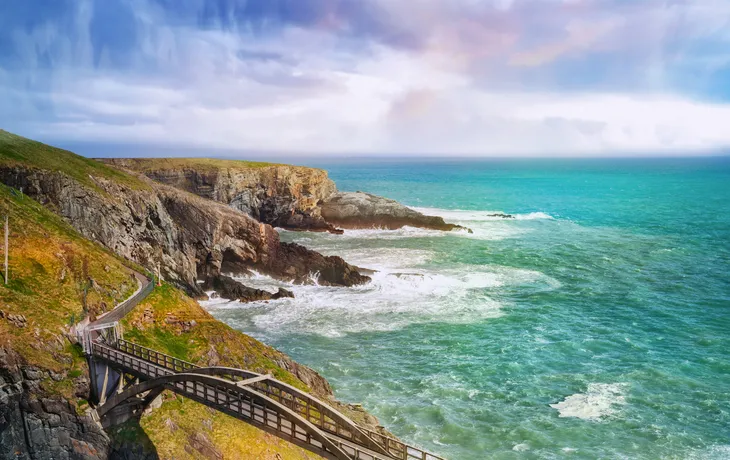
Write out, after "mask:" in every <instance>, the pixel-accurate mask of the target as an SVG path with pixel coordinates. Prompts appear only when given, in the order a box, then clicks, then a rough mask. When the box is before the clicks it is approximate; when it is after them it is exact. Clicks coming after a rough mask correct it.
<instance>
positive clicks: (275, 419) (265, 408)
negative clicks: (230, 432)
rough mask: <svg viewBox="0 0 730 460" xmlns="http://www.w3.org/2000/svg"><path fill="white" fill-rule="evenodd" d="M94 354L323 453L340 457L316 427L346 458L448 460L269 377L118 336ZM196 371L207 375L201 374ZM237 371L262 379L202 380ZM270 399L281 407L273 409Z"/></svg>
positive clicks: (102, 410)
mask: <svg viewBox="0 0 730 460" xmlns="http://www.w3.org/2000/svg"><path fill="white" fill-rule="evenodd" d="M93 354H94V356H96V357H98V358H101V359H103V360H105V361H107V362H108V363H109V364H111V365H113V366H116V367H119V368H122V369H123V370H124V371H126V372H128V373H130V374H133V375H135V376H137V377H139V378H140V379H142V380H154V379H158V380H160V384H161V385H164V386H165V388H166V389H169V390H171V391H174V392H175V393H178V394H181V395H183V396H186V397H189V398H191V399H194V400H196V401H198V402H200V403H203V404H206V405H209V406H211V407H214V408H216V409H218V410H221V411H223V412H226V413H228V414H229V415H232V416H234V417H237V418H240V419H242V420H244V421H246V422H248V423H251V424H252V425H255V426H258V427H259V428H262V429H264V430H266V431H269V432H271V433H272V434H275V435H277V436H279V437H281V438H283V439H286V440H288V441H291V442H293V443H295V444H298V445H300V446H302V447H305V448H307V449H309V450H312V451H313V452H316V453H318V454H320V455H322V456H324V457H328V458H342V457H338V456H336V455H333V453H331V452H328V451H327V449H325V448H323V443H322V442H321V441H319V440H318V439H316V438H314V437H312V436H311V433H310V431H311V430H312V428H314V429H316V430H317V431H319V432H322V433H323V434H324V436H326V437H327V438H328V439H329V440H331V441H332V442H333V443H334V444H335V445H336V446H338V447H339V448H340V449H341V450H342V451H344V452H345V453H346V454H347V457H344V458H349V459H353V460H392V459H398V460H444V459H443V458H442V457H439V456H437V455H433V454H431V453H428V452H425V451H423V450H422V449H419V448H417V447H414V446H409V445H407V444H404V443H402V442H400V441H398V440H396V439H392V438H390V437H387V436H384V435H382V434H380V433H376V432H373V431H371V430H366V429H364V428H362V427H358V426H357V425H355V424H354V423H353V422H351V421H349V419H347V418H346V417H344V416H342V415H341V414H338V413H337V414H332V413H330V410H331V411H333V412H334V409H331V408H329V407H328V406H326V405H325V404H324V403H321V402H319V401H318V400H316V399H315V398H313V397H312V396H311V395H308V394H307V393H304V392H301V391H300V390H297V389H296V388H294V387H291V386H289V385H287V384H285V383H283V382H279V381H276V380H274V379H271V378H269V377H268V376H265V375H261V374H256V373H253V372H248V371H240V370H237V369H226V368H218V369H217V370H218V372H211V370H214V371H215V370H216V368H200V367H198V366H196V365H194V364H191V363H188V362H186V361H183V360H180V359H177V358H174V357H172V356H168V355H165V354H162V353H159V352H157V351H154V350H151V349H149V348H145V347H142V346H139V345H137V344H133V343H131V342H128V341H125V340H119V343H118V345H117V347H112V346H109V345H104V344H100V343H94V344H93ZM197 371H202V372H203V373H202V374H198V373H196V372H197ZM235 371H239V372H240V374H241V376H242V377H247V376H248V377H249V378H251V377H254V378H255V377H260V378H261V380H256V381H254V382H252V383H251V384H250V385H240V384H241V382H242V381H241V380H239V381H236V380H234V379H227V378H226V379H222V378H215V377H213V379H214V380H212V382H219V383H220V385H224V384H229V385H230V386H226V385H224V388H222V387H220V386H218V385H215V384H214V385H211V384H210V382H211V381H204V377H209V378H210V376H209V375H206V374H211V373H214V374H217V375H226V374H227V373H230V372H235ZM175 376H180V377H182V376H186V377H185V379H186V380H183V381H174V378H175ZM246 387H248V388H246ZM145 388H146V387H145ZM122 394H123V393H122ZM115 396H118V395H115ZM125 397H126V396H125ZM117 399H119V398H117ZM119 402H121V401H117V400H114V399H113V398H111V399H110V400H109V401H108V402H107V404H105V405H104V406H102V407H101V408H100V415H102V416H103V415H104V414H105V413H106V412H108V411H109V410H110V409H111V408H113V407H114V406H115V405H116V404H118V403H119ZM272 403H276V404H277V405H279V406H281V407H272ZM318 403H319V404H318ZM282 407H283V408H285V409H289V410H290V412H291V413H292V414H294V416H295V417H293V420H291V419H292V417H286V416H284V415H286V414H282V412H283V411H282ZM328 409H329V410H328ZM345 421H346V422H345ZM347 422H349V423H347Z"/></svg>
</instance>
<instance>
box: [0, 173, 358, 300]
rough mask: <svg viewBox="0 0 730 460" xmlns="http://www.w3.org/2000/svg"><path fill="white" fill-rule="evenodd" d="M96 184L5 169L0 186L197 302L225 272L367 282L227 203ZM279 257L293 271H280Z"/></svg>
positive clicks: (159, 189) (168, 190) (164, 190)
mask: <svg viewBox="0 0 730 460" xmlns="http://www.w3.org/2000/svg"><path fill="white" fill-rule="evenodd" d="M94 180H95V181H96V184H97V186H98V188H91V187H87V186H85V185H82V184H80V183H78V182H77V181H75V180H74V179H72V178H70V177H68V176H66V175H64V174H62V173H59V172H49V171H42V170H36V169H26V168H24V167H22V166H9V165H4V166H0V181H2V182H3V183H5V184H7V185H9V186H13V187H16V188H17V187H23V189H24V190H26V193H27V194H28V195H29V196H31V197H32V198H34V199H36V200H38V201H40V202H41V203H43V204H45V205H46V206H48V207H50V208H51V209H53V210H55V211H57V212H58V213H59V214H61V215H62V216H63V217H65V218H66V219H68V221H69V222H70V223H71V225H72V226H73V227H74V228H76V229H77V230H78V231H79V232H80V233H81V234H82V235H84V236H85V237H87V238H90V239H92V240H95V241H98V242H99V243H101V244H103V245H105V246H107V247H108V248H109V249H111V250H112V251H114V252H116V253H117V254H119V255H121V256H123V257H126V258H128V259H131V260H133V261H135V262H137V263H139V264H141V265H143V266H145V267H147V268H148V269H150V270H151V271H155V270H156V269H157V267H158V265H159V267H160V270H161V274H162V277H163V278H164V279H165V280H167V281H170V282H172V283H174V284H176V285H178V286H180V287H182V288H184V289H186V290H187V292H188V293H190V294H193V295H195V296H199V295H202V291H201V289H200V286H199V285H198V283H197V280H198V278H202V279H206V278H208V277H209V276H217V275H219V274H220V273H221V271H230V272H233V273H245V272H246V271H247V270H249V269H255V270H257V271H259V272H262V273H265V274H268V275H271V276H273V277H276V278H279V279H284V280H289V281H295V282H304V281H306V280H307V279H308V278H309V276H310V273H320V276H319V280H318V281H319V282H323V283H327V284H338V283H341V285H345V286H349V285H352V284H358V283H364V282H367V281H369V278H367V277H362V276H359V277H358V276H353V275H352V272H357V270H356V269H355V268H354V267H352V266H351V265H348V264H347V263H345V262H344V261H343V260H342V259H338V260H335V259H332V258H325V257H323V256H322V255H320V254H318V253H316V252H314V251H310V250H307V249H301V250H299V249H298V250H296V251H292V248H291V247H290V246H287V245H285V244H282V243H280V241H279V235H278V233H277V232H276V231H275V230H274V229H273V228H272V227H271V226H270V225H266V224H262V223H259V222H257V221H256V220H254V219H252V218H251V217H249V216H247V215H245V214H243V213H241V212H240V211H238V210H236V209H232V208H231V207H229V206H226V205H224V204H222V203H216V202H213V201H210V200H205V199H202V198H200V197H198V196H195V195H193V194H190V193H187V192H183V191H180V190H177V189H175V188H173V187H169V186H166V185H162V184H158V183H155V182H153V181H151V180H148V179H145V178H142V180H143V181H145V183H146V184H147V187H148V188H133V187H131V186H128V185H125V184H123V183H119V182H115V181H109V180H103V179H96V178H95V179H94ZM302 193H303V192H302ZM300 197H304V195H301V196H300ZM314 204H315V205H316V203H314ZM281 257H283V258H285V259H286V260H287V261H288V263H287V264H283V263H281V262H280V261H279V260H278V259H279V258H281ZM325 272H327V274H326V275H322V274H323V273H325ZM358 275H359V274H358Z"/></svg>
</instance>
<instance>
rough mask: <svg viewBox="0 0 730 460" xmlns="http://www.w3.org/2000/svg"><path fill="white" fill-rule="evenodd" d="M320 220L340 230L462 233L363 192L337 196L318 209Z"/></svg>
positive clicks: (393, 201)
mask: <svg viewBox="0 0 730 460" xmlns="http://www.w3.org/2000/svg"><path fill="white" fill-rule="evenodd" d="M321 213H322V217H324V218H325V220H327V222H329V223H331V224H333V225H336V226H338V227H343V228H385V229H390V230H394V229H398V228H402V227H405V226H410V227H419V228H429V229H434V230H444V231H450V230H455V229H465V228H464V227H462V226H460V225H454V224H448V223H446V222H444V219H443V218H441V217H436V216H426V215H424V214H421V213H420V212H418V211H414V210H413V209H411V208H408V207H407V206H404V205H402V204H400V203H398V202H397V201H395V200H390V199H388V198H383V197H381V196H377V195H371V194H370V193H364V192H339V193H336V194H334V195H332V196H331V197H330V198H328V199H327V200H326V201H325V202H323V203H322V205H321Z"/></svg>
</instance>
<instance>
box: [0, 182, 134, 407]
mask: <svg viewBox="0 0 730 460" xmlns="http://www.w3.org/2000/svg"><path fill="white" fill-rule="evenodd" d="M6 215H7V216H8V217H9V222H10V238H9V240H10V252H9V265H10V276H9V283H8V284H7V285H5V284H2V283H0V310H1V311H2V312H3V315H0V316H4V318H0V345H2V346H9V347H10V348H12V349H14V350H16V351H18V352H19V353H20V354H21V355H22V356H23V357H24V358H25V359H26V360H27V362H28V363H29V364H31V365H36V366H39V367H43V368H45V369H48V370H51V371H53V372H55V373H59V374H61V375H64V376H68V375H71V376H72V377H74V376H76V377H77V376H79V375H81V373H83V372H86V369H85V366H86V364H85V361H83V359H81V356H80V352H79V351H78V350H77V349H75V348H74V347H73V346H72V345H71V343H70V342H69V340H68V339H67V338H66V337H65V333H66V332H67V331H68V328H69V326H70V325H71V324H73V323H74V322H77V321H79V320H81V319H82V318H83V317H84V316H85V315H86V314H87V312H91V313H94V314H98V313H101V312H103V311H106V310H108V309H109V308H112V307H113V306H114V304H115V303H116V302H117V301H119V300H121V299H124V298H126V297H127V296H129V295H130V294H131V293H132V292H134V290H135V289H136V288H137V285H136V282H135V281H134V279H132V278H131V276H130V274H131V270H130V269H129V267H130V266H132V265H131V264H130V263H127V262H126V261H122V260H121V259H119V258H118V257H116V256H115V255H113V254H112V253H110V252H109V251H107V250H106V249H103V248H102V247H100V246H98V245H96V244H94V243H92V242H90V241H88V240H85V239H83V238H82V237H81V236H79V235H78V234H77V233H76V231H75V230H74V229H73V228H71V227H70V226H69V225H68V224H66V223H65V222H64V221H63V220H62V219H61V218H59V217H57V216H56V215H55V214H52V213H51V212H49V211H48V210H46V209H45V208H43V207H42V206H41V205H40V204H38V203H36V202H35V201H33V200H32V199H30V198H28V197H27V196H24V195H22V194H21V193H19V192H18V191H16V190H13V189H10V188H8V187H6V186H4V185H1V184H0V218H1V217H3V216H6ZM10 315H22V316H23V317H25V319H26V321H25V325H24V326H23V323H22V322H18V321H12V320H11V319H10ZM47 383H48V388H47V389H48V390H49V391H51V392H56V391H58V392H60V393H62V394H63V395H64V396H67V397H69V398H71V397H72V394H71V388H72V384H71V382H70V380H63V381H52V380H49V381H48V382H47Z"/></svg>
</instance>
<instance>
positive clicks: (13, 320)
mask: <svg viewBox="0 0 730 460" xmlns="http://www.w3.org/2000/svg"><path fill="white" fill-rule="evenodd" d="M5 318H6V319H7V320H8V322H9V323H10V324H12V325H13V326H15V327H19V328H22V327H25V326H27V325H28V319H27V318H26V317H25V316H23V315H14V314H12V313H10V314H7V315H5Z"/></svg>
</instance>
